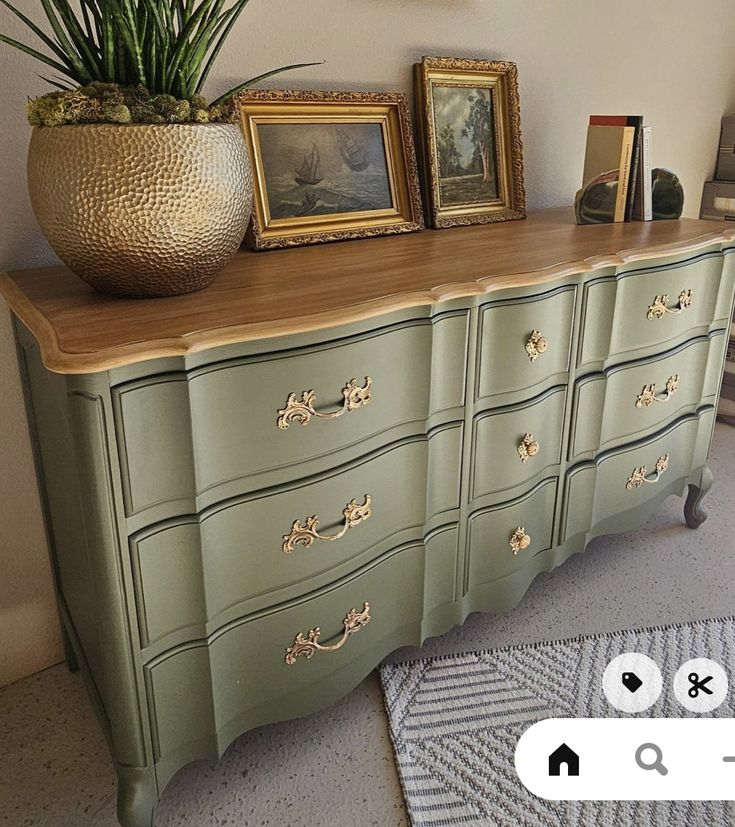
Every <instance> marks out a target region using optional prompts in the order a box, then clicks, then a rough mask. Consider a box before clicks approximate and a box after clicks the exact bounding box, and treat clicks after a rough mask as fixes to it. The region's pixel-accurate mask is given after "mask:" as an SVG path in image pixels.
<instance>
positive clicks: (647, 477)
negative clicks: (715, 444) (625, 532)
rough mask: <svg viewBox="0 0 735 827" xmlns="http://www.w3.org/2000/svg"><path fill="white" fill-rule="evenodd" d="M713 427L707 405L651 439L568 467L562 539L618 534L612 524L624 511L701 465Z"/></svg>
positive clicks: (617, 526) (683, 477)
mask: <svg viewBox="0 0 735 827" xmlns="http://www.w3.org/2000/svg"><path fill="white" fill-rule="evenodd" d="M713 423H714V409H713V408H711V407H707V408H704V409H701V410H700V411H699V412H698V413H696V414H690V415H688V416H686V417H684V418H682V419H681V420H679V421H678V422H676V423H675V424H674V425H672V426H671V427H669V428H668V429H667V430H666V431H664V432H663V433H662V434H659V435H658V436H657V437H655V438H653V439H649V440H647V441H645V442H641V443H638V444H637V445H635V446H632V447H630V448H626V449H624V450H619V451H613V452H611V453H609V454H607V455H605V456H602V457H601V458H600V459H598V460H596V461H595V462H591V463H585V464H583V465H579V466H578V467H576V468H574V469H572V471H570V472H569V474H568V477H567V481H566V495H565V506H564V508H565V510H566V519H565V531H564V534H565V537H567V538H568V537H571V536H573V535H575V534H579V533H586V532H588V531H589V530H590V529H592V530H593V531H594V532H595V533H600V532H604V531H612V530H617V531H620V530H621V527H620V524H619V523H616V522H615V521H616V520H618V519H622V515H623V514H625V512H627V511H635V510H637V509H640V508H641V506H644V505H645V504H646V503H648V502H649V501H650V500H653V499H654V498H656V497H659V496H661V494H662V492H665V491H666V490H670V485H671V483H674V482H676V481H681V480H683V479H685V478H686V477H688V476H689V475H690V474H691V473H692V472H693V471H695V470H697V469H698V468H701V467H702V466H703V465H704V464H705V463H706V461H707V454H708V451H709V445H710V439H711V435H712V426H713ZM671 493H674V492H671ZM675 493H681V492H679V491H676V492H675Z"/></svg>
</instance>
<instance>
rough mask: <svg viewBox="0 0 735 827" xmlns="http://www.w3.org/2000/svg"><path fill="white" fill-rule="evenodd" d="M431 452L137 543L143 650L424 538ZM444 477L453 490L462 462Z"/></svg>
mask: <svg viewBox="0 0 735 827" xmlns="http://www.w3.org/2000/svg"><path fill="white" fill-rule="evenodd" d="M427 453H428V450H427V442H426V440H425V439H421V440H417V441H414V442H411V443H409V444H404V445H401V446H398V447H394V448H391V449H388V450H386V451H385V452H384V453H382V454H381V455H379V456H377V457H375V458H373V459H368V460H366V461H363V462H360V463H359V464H355V465H354V467H351V468H349V469H348V470H341V471H339V472H336V473H334V474H331V475H328V476H325V477H322V478H321V479H319V480H314V481H311V482H309V483H308V484H302V485H299V486H297V487H294V488H291V489H288V490H286V491H281V492H280V493H274V494H272V495H270V496H261V497H258V498H253V499H242V498H240V499H237V500H233V501H231V502H227V503H223V504H222V505H220V506H218V507H216V508H213V509H210V510H208V511H207V512H205V513H204V514H203V515H202V517H201V520H198V519H197V518H196V517H191V518H188V519H184V520H180V521H179V520H177V521H175V522H173V524H172V523H171V522H169V523H166V524H164V527H163V528H157V529H153V530H151V531H145V532H142V533H140V534H138V535H136V536H135V537H134V538H133V539H132V541H131V547H132V556H133V570H134V577H135V584H136V594H137V598H138V605H139V610H140V611H139V614H140V618H141V627H142V628H141V636H142V640H143V644H144V645H145V646H147V645H150V644H151V643H154V642H155V641H157V640H159V639H161V638H163V637H165V636H166V635H168V634H170V633H172V632H175V631H177V630H180V629H187V630H188V633H189V636H191V637H195V636H202V635H204V634H206V633H209V632H211V631H213V630H214V629H216V628H217V627H218V626H220V625H222V623H223V622H227V621H228V620H229V619H230V618H231V616H233V615H234V616H235V617H237V616H239V615H241V614H242V611H243V608H242V604H243V603H245V602H246V601H248V600H251V599H254V598H258V597H262V600H261V601H260V602H261V603H263V602H266V604H273V603H277V602H279V601H280V600H283V599H285V597H287V596H290V595H291V594H293V592H294V589H296V590H297V593H299V594H300V593H303V592H305V591H310V590H313V588H315V587H316V586H318V585H320V583H319V582H312V581H313V580H314V579H315V578H320V577H321V579H322V581H323V580H326V581H327V582H328V581H329V580H336V579H338V578H339V577H341V576H344V575H346V574H347V573H349V572H350V571H352V570H354V569H355V568H357V567H358V566H360V565H364V564H365V563H366V562H368V561H369V560H370V559H371V558H372V557H375V556H377V555H378V554H381V553H383V552H385V551H387V550H389V549H390V548H391V547H392V546H395V545H396V544H397V543H398V542H400V541H401V540H400V538H397V535H399V534H400V533H401V532H406V531H411V530H413V531H411V534H412V535H413V536H414V537H415V536H417V535H418V536H420V534H421V531H422V529H423V525H424V522H425V519H426V517H425V512H426V467H427ZM444 470H445V474H446V477H445V479H446V480H447V483H448V484H449V485H451V484H452V483H451V482H450V480H451V479H453V478H454V479H456V477H458V475H459V454H457V457H456V458H455V460H454V463H453V466H451V467H447V468H445V469H444ZM454 485H456V483H454ZM330 537H331V538H334V539H331V540H330V539H329V538H330ZM322 538H324V539H322ZM405 539H406V538H405V537H404V538H403V540H405ZM289 590H290V591H289ZM228 610H229V611H228Z"/></svg>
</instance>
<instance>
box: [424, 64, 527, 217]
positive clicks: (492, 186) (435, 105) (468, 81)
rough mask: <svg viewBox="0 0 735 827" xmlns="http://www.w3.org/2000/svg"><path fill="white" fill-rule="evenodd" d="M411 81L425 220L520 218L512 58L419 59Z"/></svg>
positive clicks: (523, 198) (515, 83) (521, 194)
mask: <svg viewBox="0 0 735 827" xmlns="http://www.w3.org/2000/svg"><path fill="white" fill-rule="evenodd" d="M414 80H415V86H416V106H417V110H418V122H419V134H420V144H421V152H422V156H423V172H424V184H425V194H426V204H427V212H428V214H429V215H428V221H429V223H430V224H431V225H432V226H434V227H455V226H457V225H462V224H487V223H490V222H493V221H508V220H512V219H516V218H525V217H526V195H525V189H524V186H523V145H522V143H521V117H520V103H519V98H518V74H517V70H516V65H515V63H509V62H507V61H497V60H463V59H459V58H456V59H455V58H444V57H424V58H423V59H422V61H421V63H417V64H415V66H414Z"/></svg>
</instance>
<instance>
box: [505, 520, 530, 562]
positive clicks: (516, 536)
mask: <svg viewBox="0 0 735 827" xmlns="http://www.w3.org/2000/svg"><path fill="white" fill-rule="evenodd" d="M508 543H509V544H510V547H511V549H512V550H513V554H514V555H516V554H518V552H519V551H523V549H524V548H528V547H529V546H530V545H531V536H530V535H529V534H526V529H525V528H523V526H520V525H519V526H518V528H517V529H516V530H515V531H514V532H513V533H512V534H511V535H510V540H508Z"/></svg>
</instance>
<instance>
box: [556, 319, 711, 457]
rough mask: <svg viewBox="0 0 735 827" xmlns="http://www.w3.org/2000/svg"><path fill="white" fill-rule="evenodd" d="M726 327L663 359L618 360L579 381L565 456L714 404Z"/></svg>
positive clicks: (595, 449) (611, 443) (612, 442)
mask: <svg viewBox="0 0 735 827" xmlns="http://www.w3.org/2000/svg"><path fill="white" fill-rule="evenodd" d="M726 344H727V336H726V331H724V330H721V331H717V332H715V333H713V334H712V335H711V336H709V337H700V338H699V339H695V340H693V341H691V342H689V343H687V344H686V345H684V346H683V347H680V348H678V349H676V350H675V351H673V352H671V353H669V355H667V356H665V357H663V358H652V359H646V360H645V361H642V362H637V363H635V364H633V365H623V366H620V367H614V368H611V369H609V370H607V371H606V372H605V373H604V374H594V375H591V376H588V377H586V378H585V379H582V380H580V382H578V384H577V388H576V393H575V409H574V416H573V424H572V429H573V431H572V433H573V436H572V443H571V447H570V458H574V457H582V456H586V455H590V454H594V453H596V452H598V451H605V450H608V449H610V448H615V447H617V446H618V445H621V444H623V443H624V442H632V441H633V440H634V439H636V438H642V437H644V436H645V435H646V434H649V433H653V432H654V431H656V430H658V429H660V428H662V427H663V426H664V425H665V424H666V423H667V422H673V421H674V420H675V419H677V418H678V417H679V416H681V415H682V414H684V413H686V412H688V411H694V410H696V409H697V408H698V407H699V406H700V405H701V404H702V402H703V401H707V402H711V403H714V401H715V398H716V395H717V388H718V386H719V382H720V375H721V371H722V360H723V358H724V352H725V346H726Z"/></svg>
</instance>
